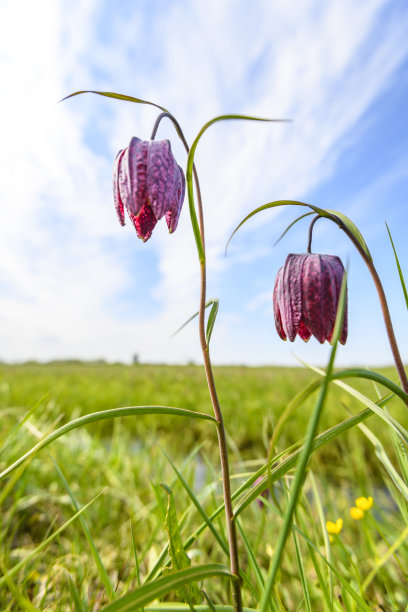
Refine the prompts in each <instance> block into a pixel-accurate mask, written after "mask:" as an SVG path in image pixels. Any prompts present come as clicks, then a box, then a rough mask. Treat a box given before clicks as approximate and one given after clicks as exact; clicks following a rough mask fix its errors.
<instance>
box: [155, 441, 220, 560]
mask: <svg viewBox="0 0 408 612" xmlns="http://www.w3.org/2000/svg"><path fill="white" fill-rule="evenodd" d="M160 450H161V451H162V453H163V455H164V456H165V457H166V459H167V461H168V462H169V464H170V465H171V467H172V468H173V470H174V472H175V473H176V475H177V478H178V479H179V481H180V483H181V484H182V486H183V488H184V490H185V491H186V493H187V495H188V496H189V498H190V499H191V501H192V503H193V505H194V507H195V508H196V510H197V512H198V513H199V515H200V516H201V518H202V519H203V520H204V522H205V523H206V524H207V527H208V528H209V530H210V531H211V533H212V534H213V536H214V538H215V539H216V541H217V542H218V544H219V545H220V547H221V550H222V551H223V552H224V553H225V554H226V555H227V557H229V549H228V545H227V544H226V542H225V541H224V540H223V539H222V537H221V536H220V534H219V533H218V531H217V529H216V528H215V525H214V524H213V522H212V521H211V520H210V518H209V516H208V515H207V513H206V512H205V510H204V508H203V507H202V505H201V504H200V502H199V501H198V499H197V497H196V496H195V495H194V493H193V491H192V490H191V488H190V487H189V485H188V483H187V481H186V480H185V479H184V478H183V476H182V475H181V473H180V472H179V470H178V469H177V467H176V466H175V465H174V463H173V461H172V460H171V458H170V457H169V455H168V454H167V453H166V451H165V450H164V449H163V448H161V447H160Z"/></svg>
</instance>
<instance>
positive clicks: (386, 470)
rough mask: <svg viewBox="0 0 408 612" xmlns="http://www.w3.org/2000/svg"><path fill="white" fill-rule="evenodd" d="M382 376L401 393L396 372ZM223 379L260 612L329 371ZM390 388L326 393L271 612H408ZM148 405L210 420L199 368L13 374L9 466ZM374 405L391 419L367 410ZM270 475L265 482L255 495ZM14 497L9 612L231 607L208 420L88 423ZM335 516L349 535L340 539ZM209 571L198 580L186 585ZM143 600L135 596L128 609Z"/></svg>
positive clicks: (6, 403) (5, 580)
mask: <svg viewBox="0 0 408 612" xmlns="http://www.w3.org/2000/svg"><path fill="white" fill-rule="evenodd" d="M380 373H381V374H382V375H384V376H386V377H387V378H388V379H390V380H391V381H394V382H395V383H397V375H396V373H395V371H394V370H393V369H392V368H389V369H386V370H380ZM215 378H216V383H217V389H218V394H219V398H220V403H221V406H222V409H223V415H224V422H225V427H226V430H227V436H228V443H229V451H230V468H231V475H232V487H233V496H234V510H235V513H236V515H237V529H238V539H239V550H240V561H241V578H242V585H243V587H242V588H243V603H244V609H245V608H251V609H252V608H256V607H257V602H258V601H259V598H260V593H261V592H262V589H263V585H264V583H265V577H266V572H267V568H268V565H269V562H270V559H271V556H272V554H273V551H274V547H275V544H276V540H277V535H278V533H279V529H280V527H281V525H282V516H283V514H284V511H285V506H286V502H287V496H288V488H289V486H290V483H291V480H292V478H293V473H294V470H295V467H296V458H297V455H296V453H297V451H298V449H299V448H300V446H301V441H302V438H303V436H304V435H305V432H306V428H307V423H308V420H309V417H310V413H311V411H312V409H313V406H314V403H315V401H316V394H317V390H318V383H319V381H320V380H321V376H320V375H319V373H316V372H312V371H310V370H308V369H306V368H296V369H295V368H293V369H291V368H273V367H262V368H250V367H216V368H215ZM314 381H317V382H316V383H314ZM380 382H381V380H377V381H374V382H373V381H372V380H363V379H362V378H360V377H359V378H356V377H354V375H353V377H348V378H339V379H337V380H336V381H333V382H332V383H331V384H330V387H329V392H328V396H327V400H326V404H325V406H324V412H323V415H322V418H321V421H320V424H319V435H320V438H318V440H320V441H321V444H320V442H319V444H320V446H319V447H318V448H316V450H315V451H314V452H313V454H312V456H311V459H310V462H309V464H308V470H307V476H306V479H305V483H304V486H303V490H302V494H301V497H300V500H299V503H298V505H297V507H296V511H295V523H294V529H293V530H292V533H291V535H290V537H289V539H288V541H287V544H286V548H285V551H284V554H283V558H282V562H281V565H280V568H279V574H278V580H277V582H276V587H275V589H274V591H273V594H272V597H271V602H270V609H271V610H279V611H280V610H290V611H296V610H299V611H304V610H311V611H313V612H314V611H319V610H339V611H340V610H386V611H389V610H392V611H393V610H405V608H406V605H407V601H408V588H407V568H408V549H407V545H406V539H407V537H408V527H407V525H408V512H407V499H408V496H407V490H408V488H407V476H408V467H407V466H408V464H407V461H406V446H404V444H403V440H402V438H403V436H402V434H401V435H400V434H399V433H398V431H397V430H398V427H399V424H400V425H401V426H402V427H405V428H408V415H407V411H406V406H405V405H404V403H403V402H402V401H401V400H400V399H398V398H395V397H393V396H392V395H391V394H390V392H389V388H385V387H384V386H383V385H381V384H380ZM304 390H306V391H304ZM303 391H304V392H303ZM302 392H303V393H302ZM308 393H309V395H308ZM152 401H153V402H155V405H162V406H172V407H180V408H184V409H187V410H190V411H195V412H201V413H204V414H211V404H210V400H209V395H208V389H207V385H206V381H205V375H204V370H203V368H202V367H199V366H194V365H191V366H184V367H182V366H164V365H163V366H161V365H134V366H125V365H120V364H105V363H80V362H60V363H59V362H55V363H49V364H44V365H41V364H37V363H27V364H21V365H6V364H2V365H0V422H1V445H0V448H1V451H0V471H3V470H5V469H6V468H7V467H8V466H10V465H12V464H13V462H15V461H17V460H18V459H19V458H20V457H22V456H23V455H24V454H25V453H26V452H27V451H29V450H30V449H31V448H32V447H34V446H35V445H36V444H37V443H38V442H39V440H41V439H42V438H44V436H47V435H49V434H50V433H51V432H53V431H55V430H57V429H58V428H60V427H63V426H64V425H65V424H66V423H68V422H70V421H72V420H74V419H78V418H80V417H83V416H84V415H87V414H91V413H95V412H99V411H106V410H109V409H112V408H117V407H126V406H128V407H130V406H145V405H151V404H152ZM370 402H371V403H370ZM372 404H375V406H377V407H380V408H378V410H379V411H382V412H383V414H384V415H385V417H384V418H381V415H380V416H378V415H376V414H374V413H372V412H371V411H370V410H369V409H367V407H368V408H369V407H370V406H371V405H372ZM359 415H360V416H359ZM388 415H392V417H393V419H395V423H397V424H398V427H397V425H395V424H394V426H392V423H394V421H392V420H387V419H388V418H389V417H388ZM390 423H391V425H390ZM325 432H326V433H325ZM268 459H270V462H269V464H268ZM267 464H268V465H269V468H268V470H267V471H265V469H264V472H263V474H264V475H265V477H266V479H267V480H266V481H264V484H263V485H262V484H261V489H259V487H258V489H257V490H255V489H254V486H253V483H254V481H255V480H256V478H257V473H258V472H259V471H260V470H261V468H262V467H263V466H265V465H267ZM265 483H267V484H265ZM265 488H267V492H265V493H264V496H262V497H259V495H260V493H261V492H262V490H263V489H265ZM362 496H363V497H365V498H367V499H369V498H370V497H372V499H373V505H372V507H371V508H369V509H367V510H366V511H360V512H357V513H356V512H355V511H354V513H353V512H352V514H350V508H353V507H354V508H355V507H356V503H355V500H356V499H357V498H360V497H362ZM0 500H1V508H2V510H1V524H0V536H1V546H0V610H2V611H7V610H75V611H81V612H84V611H90V610H100V609H106V610H108V611H109V610H111V611H112V610H138V609H144V610H146V611H147V610H152V611H153V610H154V611H160V610H173V611H178V610H180V611H183V610H189V609H196V610H202V609H204V608H203V606H205V609H207V610H214V609H215V610H231V609H232V608H231V607H230V606H228V604H229V601H230V600H229V594H228V582H229V578H228V576H226V575H223V573H222V571H221V569H220V567H221V566H228V547H227V544H226V529H225V516H224V514H223V512H222V503H223V499H222V487H221V481H220V468H219V459H218V445H217V435H216V428H215V427H214V424H213V423H212V422H211V421H209V420H204V419H193V418H189V419H187V418H184V417H176V416H174V415H171V414H137V415H133V416H132V415H130V416H125V417H119V418H109V419H104V420H94V421H91V422H90V423H89V424H88V425H84V426H81V427H78V428H76V429H73V430H72V431H70V432H68V433H66V434H65V435H62V436H60V437H59V438H58V439H55V440H54V441H52V442H51V443H50V444H48V445H46V446H44V448H42V449H40V450H38V452H36V453H32V454H31V455H29V456H28V457H27V459H26V460H25V461H24V462H21V463H20V464H19V465H18V466H17V467H16V469H14V471H11V472H10V473H8V474H7V476H6V477H5V478H4V479H3V480H2V482H1V484H0ZM86 505H88V506H87V507H86V508H85V509H83V508H84V506H86ZM209 517H210V518H209ZM338 519H341V521H342V523H341V522H337V524H336V521H338ZM327 521H332V522H333V523H334V524H335V525H336V527H334V528H333V527H332V528H329V531H331V532H332V533H329V532H328V528H327V526H326V523H327ZM336 531H337V533H336ZM169 543H170V547H169ZM186 553H187V555H188V558H187V557H186ZM190 564H191V566H190ZM214 564H219V565H214ZM202 567H205V568H207V569H206V570H205V571H204V569H203V570H199V569H197V573H196V576H195V578H194V580H195V581H194V582H189V580H190V578H189V576H190V574H189V573H188V572H191V571H193V569H194V568H202ZM211 568H212V569H211ZM172 569H178V570H180V571H181V572H182V571H184V572H185V576H184V578H185V579H184V580H183V582H182V583H180V582H177V581H174V582H171V580H172V573H171V570H172ZM200 571H202V575H200V574H199V572H200ZM174 575H175V574H174ZM149 584H150V585H153V586H152V587H151V589H153V590H151V591H149V589H148V587H149ZM140 585H144V588H143V586H142V588H140ZM154 589H156V590H154ZM160 589H161V590H160ZM135 592H139V594H140V597H139V598H138V599H137V598H133V599H132V597H129V593H135ZM126 594H128V595H127V596H126ZM126 597H128V599H126ZM183 601H184V602H185V603H180V602H183ZM172 602H173V603H172ZM175 602H178V603H175ZM223 606H224V607H223Z"/></svg>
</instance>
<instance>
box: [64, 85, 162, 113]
mask: <svg viewBox="0 0 408 612" xmlns="http://www.w3.org/2000/svg"><path fill="white" fill-rule="evenodd" d="M85 93H93V94H97V95H98V96H105V97H106V98H115V99H116V100H123V101H124V102H135V103H136V104H149V105H150V106H155V107H156V108H159V109H160V110H162V111H163V112H165V113H167V112H168V111H167V109H166V108H164V106H160V104H156V103H155V102H149V100H142V99H141V98H134V97H133V96H126V95H124V94H118V93H114V92H112V91H94V90H93V89H84V90H81V91H75V92H74V93H72V94H69V95H68V96H65V98H62V100H60V102H64V100H68V99H69V98H73V97H74V96H80V95H81V94H85Z"/></svg>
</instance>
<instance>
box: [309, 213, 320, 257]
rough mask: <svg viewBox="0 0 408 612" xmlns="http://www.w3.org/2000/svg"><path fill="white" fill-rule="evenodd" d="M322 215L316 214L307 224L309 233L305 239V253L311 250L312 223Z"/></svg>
mask: <svg viewBox="0 0 408 612" xmlns="http://www.w3.org/2000/svg"><path fill="white" fill-rule="evenodd" d="M321 218H322V215H316V217H314V218H313V219H312V222H311V223H310V225H309V235H308V239H307V249H306V253H311V252H312V236H313V228H314V224H315V223H316V221H317V220H318V219H321Z"/></svg>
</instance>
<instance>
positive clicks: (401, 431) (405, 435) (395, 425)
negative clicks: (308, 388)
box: [300, 360, 408, 446]
mask: <svg viewBox="0 0 408 612" xmlns="http://www.w3.org/2000/svg"><path fill="white" fill-rule="evenodd" d="M300 361H301V363H303V364H304V365H306V366H307V367H308V368H309V369H310V370H312V371H313V372H317V373H318V374H320V375H321V376H325V373H324V371H323V370H321V369H320V368H316V367H315V366H312V365H310V364H307V363H306V362H304V361H303V360H300ZM352 371H353V370H350V371H349V372H352ZM360 372H361V377H362V378H372V380H375V379H377V376H376V372H370V371H369V370H361V371H360ZM363 373H364V375H363ZM343 374H344V373H343ZM349 375H350V374H349ZM372 375H374V377H373V376H372ZM378 376H380V375H378ZM337 378H339V376H338V374H337V373H335V374H333V375H332V380H333V382H334V383H335V384H336V385H337V386H339V387H341V388H342V389H344V390H345V391H347V393H349V394H350V395H352V396H353V397H355V398H356V399H357V400H358V401H359V402H361V403H362V404H364V405H365V406H367V407H368V408H369V409H370V410H372V411H373V412H374V413H375V414H376V415H377V416H378V417H380V419H382V420H383V421H385V423H387V425H388V426H389V427H391V428H392V429H393V430H394V431H395V432H396V434H397V435H398V436H399V437H400V439H401V440H402V441H403V442H404V444H406V446H408V432H407V430H406V429H405V428H404V427H403V426H402V425H401V423H399V422H398V421H397V420H396V419H394V417H393V416H391V415H390V414H387V413H386V412H385V411H384V410H382V409H381V408H379V406H378V404H376V403H375V402H373V401H372V400H371V399H369V398H368V397H366V396H365V395H364V394H363V393H360V391H357V389H354V387H350V385H347V384H346V383H344V382H343V381H341V380H336V379H337ZM382 378H383V381H384V382H382V383H381V384H384V386H388V388H391V386H392V385H395V383H392V382H391V381H389V380H388V379H387V378H385V377H382ZM395 388H396V395H399V396H400V397H403V396H402V394H403V395H404V396H405V398H407V397H408V396H407V394H406V393H404V391H402V389H400V388H399V387H398V386H397V385H395ZM397 390H398V393H397Z"/></svg>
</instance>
